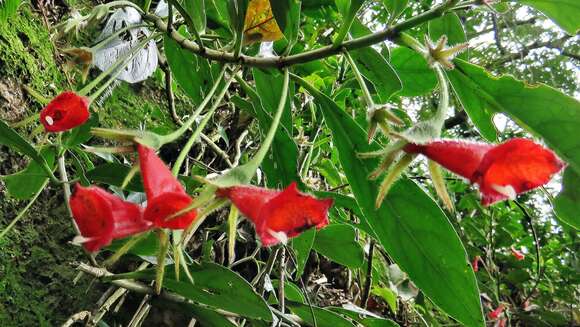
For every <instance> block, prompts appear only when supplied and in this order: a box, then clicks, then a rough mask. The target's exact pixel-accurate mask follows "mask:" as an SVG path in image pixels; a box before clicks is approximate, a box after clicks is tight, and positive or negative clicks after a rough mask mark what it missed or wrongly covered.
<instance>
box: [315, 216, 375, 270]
mask: <svg viewBox="0 0 580 327" xmlns="http://www.w3.org/2000/svg"><path fill="white" fill-rule="evenodd" d="M313 248H314V250H316V252H318V253H320V254H322V255H324V256H325V257H327V258H329V259H330V260H332V261H334V262H336V263H339V264H341V265H344V266H347V267H349V268H352V269H356V268H360V267H361V266H362V265H363V263H364V259H365V257H364V251H363V249H362V246H361V245H360V244H359V243H358V242H357V241H356V233H355V230H354V228H352V227H351V226H349V225H343V224H336V225H329V226H326V227H325V228H323V229H321V230H319V231H318V232H317V233H316V239H315V240H314V246H313Z"/></svg>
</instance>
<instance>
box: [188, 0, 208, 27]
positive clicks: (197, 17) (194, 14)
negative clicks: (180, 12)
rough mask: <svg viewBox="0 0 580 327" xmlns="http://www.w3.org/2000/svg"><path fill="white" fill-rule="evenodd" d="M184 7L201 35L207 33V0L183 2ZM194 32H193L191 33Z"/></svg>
mask: <svg viewBox="0 0 580 327" xmlns="http://www.w3.org/2000/svg"><path fill="white" fill-rule="evenodd" d="M182 3H183V7H184V8H185V11H187V14H188V15H189V17H191V20H192V21H193V24H194V25H195V28H196V29H197V32H198V33H199V34H203V33H205V25H206V21H207V19H206V15H205V0H185V1H182ZM190 32H193V31H190Z"/></svg>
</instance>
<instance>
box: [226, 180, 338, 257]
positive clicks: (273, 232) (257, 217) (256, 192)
mask: <svg viewBox="0 0 580 327" xmlns="http://www.w3.org/2000/svg"><path fill="white" fill-rule="evenodd" d="M217 195H218V196H221V197H226V198H228V199H229V200H230V201H232V203H233V204H234V205H235V206H236V207H237V208H238V209H239V210H240V212H241V213H243V214H244V215H245V216H246V217H247V218H248V219H250V220H251V221H252V222H253V223H254V225H255V226H256V233H257V234H258V236H259V237H260V240H261V241H262V244H263V245H264V246H271V245H274V244H277V243H279V242H282V243H286V241H287V240H288V238H290V237H295V236H298V235H299V234H300V233H302V232H303V231H305V230H307V229H309V228H311V227H316V228H317V229H320V228H322V227H324V226H326V225H328V210H329V209H330V207H331V206H332V202H333V201H332V199H322V200H318V199H316V198H314V197H312V196H310V195H307V194H304V193H301V192H299V191H298V187H297V185H296V183H292V184H290V185H289V186H288V187H287V188H286V189H284V190H282V191H276V190H270V189H265V188H259V187H254V186H234V187H228V188H222V189H219V190H218V191H217Z"/></svg>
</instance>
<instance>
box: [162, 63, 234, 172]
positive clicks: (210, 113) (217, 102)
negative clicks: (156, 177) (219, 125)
mask: <svg viewBox="0 0 580 327" xmlns="http://www.w3.org/2000/svg"><path fill="white" fill-rule="evenodd" d="M224 69H225V67H224ZM236 73H237V72H236V71H234V72H232V76H230V77H229V78H228V79H227V80H226V82H225V84H224V86H223V87H222V89H221V91H220V93H219V94H218V95H217V97H216V99H215V101H214V103H213V105H212V106H211V108H210V109H209V110H208V111H207V112H206V114H205V116H204V117H203V120H202V121H201V122H200V123H199V125H198V126H197V128H196V129H195V131H193V134H191V137H190V138H189V140H188V141H187V143H186V144H185V145H184V146H183V149H181V152H179V155H178V157H177V160H175V164H174V165H173V168H172V170H171V172H172V173H173V175H175V176H177V174H178V173H179V170H180V169H181V166H182V165H183V162H184V161H185V158H186V157H187V154H188V153H189V151H190V150H191V148H192V147H193V144H195V142H196V141H197V139H198V138H199V135H200V134H201V132H202V131H203V129H204V128H205V125H207V123H208V122H209V120H210V119H211V117H212V116H213V113H214V112H215V111H216V109H217V108H218V106H219V105H220V102H221V100H222V99H223V97H224V96H225V95H226V92H227V91H228V88H229V87H230V84H231V83H232V81H233V80H234V76H235V75H236ZM216 84H219V81H218V82H216ZM199 114H200V110H199V109H198V110H197V111H196V112H195V113H194V116H197V115H199ZM186 125H187V123H186V124H183V126H186ZM183 126H182V127H183ZM179 130H181V128H180V129H179ZM179 130H178V131H179Z"/></svg>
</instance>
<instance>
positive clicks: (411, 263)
mask: <svg viewBox="0 0 580 327" xmlns="http://www.w3.org/2000/svg"><path fill="white" fill-rule="evenodd" d="M298 81H299V82H300V85H301V86H302V87H304V88H306V89H307V91H308V92H309V93H310V94H311V95H313V96H314V98H315V99H316V102H317V103H318V104H319V105H320V106H321V108H322V112H323V114H324V117H325V119H326V124H327V126H328V128H329V129H330V130H331V132H332V136H333V142H334V145H335V146H336V147H337V149H338V151H339V158H340V162H341V164H342V168H343V170H344V172H345V174H346V176H347V178H348V181H349V183H350V186H351V188H352V191H353V193H354V195H355V198H356V200H357V202H358V204H359V206H360V208H361V210H362V213H363V214H364V215H365V216H366V218H367V220H368V222H369V224H370V225H371V227H372V228H373V229H374V231H375V233H376V235H377V237H378V239H379V241H380V243H381V245H382V246H383V247H384V248H385V250H386V251H387V252H388V253H389V255H390V256H391V257H392V258H393V259H394V261H395V262H396V263H397V264H398V265H399V266H400V267H401V268H402V269H403V270H405V271H406V272H407V274H408V275H409V276H410V278H411V280H413V282H414V283H415V284H416V285H417V286H418V287H420V288H421V289H422V290H423V292H424V293H425V295H427V296H428V297H429V298H430V299H431V300H432V301H433V303H435V304H437V305H438V306H439V307H440V308H441V309H442V310H443V311H445V312H446V313H447V314H449V315H450V316H452V317H454V318H455V319H457V320H459V321H460V322H462V323H463V324H465V325H467V326H484V320H483V314H482V310H481V304H480V300H479V290H478V288H477V283H476V280H475V275H474V273H473V271H472V270H471V269H470V266H469V263H468V261H467V255H466V252H465V249H464V248H463V245H462V244H461V241H460V239H459V237H458V236H457V233H456V232H455V230H454V229H453V226H452V225H451V223H450V222H449V220H448V219H447V217H446V216H445V214H444V213H443V211H442V210H441V208H439V207H438V206H437V204H436V203H435V201H433V199H432V198H430V197H429V196H428V195H427V194H426V193H425V192H424V191H423V190H422V189H421V188H419V187H418V186H417V185H416V184H415V183H414V182H412V181H411V180H409V179H407V178H402V179H401V180H399V181H398V182H397V183H395V185H394V186H393V188H392V189H391V191H390V192H389V195H388V196H387V198H386V199H385V201H384V202H383V204H382V206H381V207H380V208H379V209H375V205H374V202H375V199H376V196H377V194H378V185H377V183H376V182H371V181H369V180H367V176H368V175H369V174H370V173H371V172H372V171H373V170H374V168H375V167H376V160H362V159H360V158H359V157H358V156H357V153H358V152H370V151H373V150H377V146H376V144H373V145H368V144H367V141H366V134H365V132H364V130H363V129H362V128H361V127H360V126H358V125H357V124H356V122H355V121H354V120H353V119H352V118H351V117H350V116H349V115H348V114H347V113H346V112H344V111H343V110H342V109H341V108H340V107H338V106H337V105H336V103H334V102H333V101H332V100H331V99H330V98H329V97H327V96H326V95H324V94H322V93H320V92H319V91H317V90H316V89H314V88H313V87H312V86H310V85H309V84H307V83H306V82H304V81H303V80H300V79H298ZM457 299H461V301H458V300H457Z"/></svg>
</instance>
